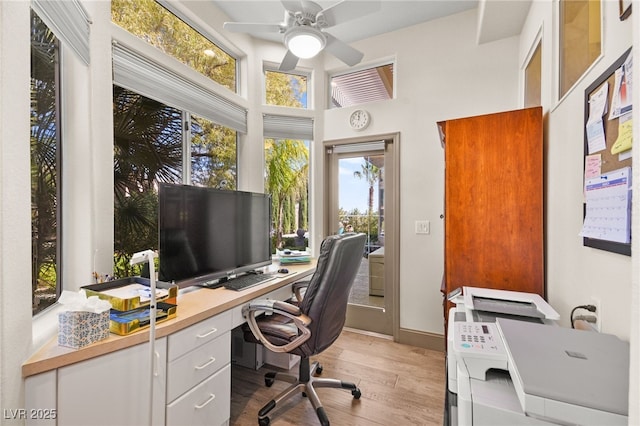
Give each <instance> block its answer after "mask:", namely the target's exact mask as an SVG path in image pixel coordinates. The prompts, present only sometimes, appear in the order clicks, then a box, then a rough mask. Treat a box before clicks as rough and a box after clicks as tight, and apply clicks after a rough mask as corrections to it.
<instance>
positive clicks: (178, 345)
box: [167, 311, 231, 361]
mask: <svg viewBox="0 0 640 426" xmlns="http://www.w3.org/2000/svg"><path fill="white" fill-rule="evenodd" d="M229 330H231V312H230V311H226V312H223V313H221V314H219V315H216V316H213V317H211V318H209V319H206V320H204V321H201V322H199V323H197V324H194V325H192V326H191V327H188V328H185V329H184V330H181V331H178V332H177V333H174V334H172V335H170V336H169V352H168V356H167V358H168V360H169V361H173V360H174V359H176V358H178V357H179V356H181V355H183V354H186V353H187V352H189V351H191V350H192V349H195V348H197V347H198V346H200V345H203V344H205V343H207V342H210V341H211V340H213V339H215V338H217V337H218V336H221V335H222V334H224V333H225V332H227V331H229Z"/></svg>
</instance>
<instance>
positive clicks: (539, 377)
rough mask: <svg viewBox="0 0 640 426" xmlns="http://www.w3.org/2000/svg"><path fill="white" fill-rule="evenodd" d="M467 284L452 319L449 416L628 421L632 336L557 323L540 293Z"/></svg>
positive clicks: (464, 420) (452, 420) (494, 421)
mask: <svg viewBox="0 0 640 426" xmlns="http://www.w3.org/2000/svg"><path fill="white" fill-rule="evenodd" d="M463 292H464V294H463V295H457V296H454V297H453V298H452V299H451V300H452V301H453V302H454V303H456V307H455V308H452V309H451V311H450V314H449V321H448V336H447V376H448V381H447V386H448V390H449V392H447V399H448V403H447V406H448V410H447V416H446V419H445V420H446V421H447V422H448V423H449V424H452V425H458V424H459V425H549V424H585V425H588V424H592V425H600V424H608V425H615V424H626V422H627V410H628V407H627V399H628V371H629V350H628V343H625V342H623V341H621V340H620V339H618V338H617V337H615V336H611V335H607V334H601V333H591V332H586V331H578V330H573V329H569V328H563V327H559V326H557V324H556V321H557V319H558V318H559V315H558V314H557V312H555V310H553V308H552V307H551V306H549V305H548V304H547V303H546V302H545V301H544V300H543V299H542V298H541V297H540V296H537V295H534V294H528V293H519V292H510V291H500V290H490V289H480V288H475V287H464V289H463Z"/></svg>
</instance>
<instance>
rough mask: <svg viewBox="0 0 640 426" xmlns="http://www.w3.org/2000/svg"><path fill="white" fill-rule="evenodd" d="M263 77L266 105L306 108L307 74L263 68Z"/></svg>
mask: <svg viewBox="0 0 640 426" xmlns="http://www.w3.org/2000/svg"><path fill="white" fill-rule="evenodd" d="M264 78H265V96H266V100H265V103H266V104H267V105H277V106H286V107H294V108H308V105H307V81H308V76H307V75H304V74H293V73H284V72H280V71H273V70H265V72H264Z"/></svg>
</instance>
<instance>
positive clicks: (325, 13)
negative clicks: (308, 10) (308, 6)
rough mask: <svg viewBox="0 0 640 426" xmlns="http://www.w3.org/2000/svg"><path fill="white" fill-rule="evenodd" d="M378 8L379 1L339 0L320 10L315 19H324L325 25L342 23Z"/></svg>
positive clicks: (330, 25)
mask: <svg viewBox="0 0 640 426" xmlns="http://www.w3.org/2000/svg"><path fill="white" fill-rule="evenodd" d="M379 10H380V1H379V0H375V1H344V0H343V1H341V2H339V3H336V4H334V5H333V6H329V7H328V8H326V9H323V10H321V11H320V12H319V13H318V16H317V17H316V20H317V21H321V20H322V19H324V21H325V22H326V24H327V25H326V27H325V28H328V27H332V26H334V25H338V24H342V23H344V22H347V21H350V20H352V19H356V18H360V17H361V16H364V15H368V14H370V13H373V12H377V11H379Z"/></svg>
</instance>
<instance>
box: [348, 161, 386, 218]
mask: <svg viewBox="0 0 640 426" xmlns="http://www.w3.org/2000/svg"><path fill="white" fill-rule="evenodd" d="M364 163H365V162H364V158H363V157H355V158H343V159H341V160H340V163H339V172H338V173H339V194H338V195H339V201H340V203H339V204H340V207H342V208H343V209H344V210H346V211H350V210H352V209H354V208H356V207H357V208H358V209H359V210H360V211H361V212H366V211H367V208H368V204H369V185H368V184H367V181H366V179H364V178H363V179H359V178H357V177H355V176H354V175H353V172H355V171H362V165H363V164H364ZM377 205H378V184H377V183H376V185H375V189H374V196H373V206H374V207H373V208H374V210H375V209H376V206H377Z"/></svg>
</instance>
